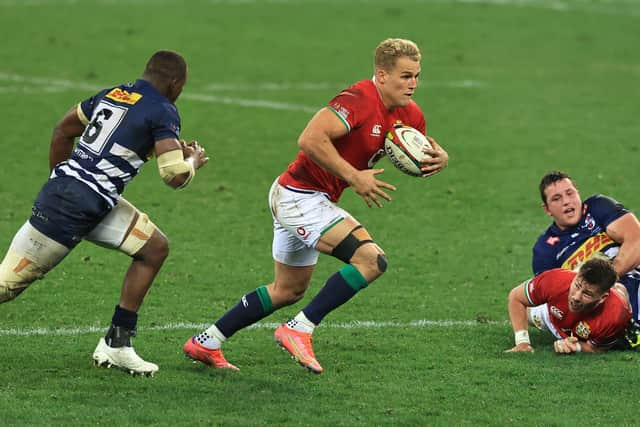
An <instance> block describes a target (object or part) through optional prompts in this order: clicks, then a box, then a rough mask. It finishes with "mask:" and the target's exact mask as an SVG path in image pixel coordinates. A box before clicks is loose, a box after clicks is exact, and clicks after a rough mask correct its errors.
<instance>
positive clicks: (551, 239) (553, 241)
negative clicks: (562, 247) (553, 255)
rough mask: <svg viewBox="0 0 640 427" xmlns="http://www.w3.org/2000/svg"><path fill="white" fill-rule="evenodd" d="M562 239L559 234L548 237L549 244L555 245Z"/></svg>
mask: <svg viewBox="0 0 640 427" xmlns="http://www.w3.org/2000/svg"><path fill="white" fill-rule="evenodd" d="M559 241H560V238H559V237H557V236H549V238H548V239H547V245H549V246H553V245H555V244H556V243H558V242H559Z"/></svg>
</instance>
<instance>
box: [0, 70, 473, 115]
mask: <svg viewBox="0 0 640 427" xmlns="http://www.w3.org/2000/svg"><path fill="white" fill-rule="evenodd" d="M0 82H10V83H17V84H20V86H3V87H0V93H57V92H61V91H64V90H77V89H81V90H88V91H92V92H97V91H99V90H101V89H103V88H105V87H109V85H96V84H91V83H86V82H74V81H71V80H64V79H54V78H49V77H27V76H22V75H18V74H11V73H3V72H0ZM427 86H442V87H454V88H475V87H481V86H484V83H482V82H477V81H474V80H461V81H453V82H440V83H438V82H435V83H427ZM330 87H337V88H338V89H340V88H341V86H340V85H337V84H329V83H269V82H263V83H260V84H256V85H241V84H211V85H209V86H207V87H206V88H205V89H208V90H212V91H216V90H217V91H240V90H245V91H247V90H250V91H255V90H256V89H262V90H278V91H281V90H287V89H300V90H317V89H319V88H321V89H326V88H330ZM336 90H337V89H336ZM182 98H183V99H188V100H191V101H199V102H207V103H211V104H223V105H237V106H240V107H253V108H263V109H267V110H286V111H299V112H304V113H315V112H316V111H317V110H318V109H319V108H320V106H316V107H314V106H309V105H300V104H291V103H288V102H278V101H268V100H263V99H246V98H238V97H229V96H217V95H209V94H201V93H189V92H185V93H183V94H182Z"/></svg>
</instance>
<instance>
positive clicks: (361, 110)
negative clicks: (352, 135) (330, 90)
mask: <svg viewBox="0 0 640 427" xmlns="http://www.w3.org/2000/svg"><path fill="white" fill-rule="evenodd" d="M369 104H370V103H368V102H366V100H365V97H364V94H363V93H362V92H361V91H360V90H357V89H353V88H349V89H345V90H343V91H342V92H340V93H339V94H338V95H337V96H335V97H334V98H333V99H332V100H331V101H329V105H328V106H327V107H328V108H329V110H331V111H332V112H333V113H334V114H335V115H336V116H338V118H339V119H340V120H341V121H342V123H344V125H345V127H346V128H347V132H351V129H354V128H356V127H358V125H359V124H360V122H361V120H362V119H361V118H363V117H368V115H369V110H370V109H371V106H370V105H369Z"/></svg>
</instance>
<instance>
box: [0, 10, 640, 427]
mask: <svg viewBox="0 0 640 427" xmlns="http://www.w3.org/2000/svg"><path fill="white" fill-rule="evenodd" d="M392 36H393V37H405V38H410V39H413V40H415V41H416V42H418V44H419V45H420V46H421V48H422V51H423V63H422V70H423V74H422V82H421V87H420V89H419V90H418V92H417V95H416V100H417V101H418V103H419V104H420V105H421V106H422V107H423V109H424V111H425V114H426V118H427V123H428V133H429V134H430V135H432V136H434V137H435V138H436V139H437V140H438V141H439V142H440V143H441V144H442V145H443V146H444V147H445V148H446V149H447V150H448V151H449V154H450V157H451V160H450V166H449V168H447V169H446V171H444V172H443V173H442V174H440V175H437V176H435V177H432V178H429V179H427V180H421V179H414V178H411V177H408V176H404V175H402V174H400V173H399V172H398V171H396V170H394V169H393V167H392V166H391V165H390V164H389V163H388V161H386V160H383V161H382V162H381V164H382V165H383V167H385V168H386V172H385V173H384V176H383V177H384V179H386V180H387V181H388V182H391V183H393V184H394V185H396V186H397V187H398V190H397V191H396V192H395V193H394V195H393V196H394V200H393V201H392V202H391V203H390V204H387V205H386V206H385V207H384V208H383V209H368V208H367V207H366V205H365V204H364V203H363V202H362V200H361V199H360V198H358V197H357V196H356V195H355V194H354V193H353V192H351V191H347V192H345V195H344V197H343V200H342V202H341V206H343V207H344V208H346V209H347V210H349V211H350V212H351V213H352V214H353V215H354V216H355V217H356V218H358V219H359V220H360V221H361V222H363V223H364V224H365V225H366V226H367V228H368V229H369V230H370V231H371V232H372V234H373V236H374V238H375V239H376V241H377V242H378V243H379V244H380V245H381V246H382V247H383V248H384V249H385V251H386V252H387V254H388V256H389V263H390V268H389V271H388V272H387V274H385V275H384V276H383V277H382V278H381V279H380V280H378V281H377V282H376V283H375V284H373V285H371V286H370V287H369V288H368V289H367V290H366V291H364V292H362V293H361V294H360V295H358V296H357V297H356V298H355V299H354V300H352V301H351V302H350V303H349V304H347V305H345V306H343V307H342V308H340V309H339V310H337V311H335V312H334V313H332V314H331V315H330V316H329V317H328V318H327V319H326V324H324V325H323V327H321V328H320V329H318V331H317V332H316V334H315V337H316V338H315V340H316V341H315V348H316V354H317V356H318V358H319V360H320V362H321V363H322V364H323V366H324V368H325V373H323V374H322V375H320V376H313V375H311V374H308V373H307V372H306V371H305V370H303V369H302V368H300V367H299V366H297V365H296V364H295V363H294V362H293V361H291V360H290V359H289V358H288V357H287V356H286V355H285V354H284V353H282V352H281V351H280V350H279V349H278V348H277V347H276V345H275V344H274V343H273V339H272V332H273V329H274V326H275V325H276V324H277V323H278V322H281V321H283V320H285V319H286V318H287V317H288V316H291V315H293V314H295V313H296V312H297V311H298V310H299V309H300V308H301V307H302V306H303V305H304V303H305V302H307V301H309V299H310V298H311V297H312V296H313V295H314V294H315V292H317V291H318V290H319V289H320V287H321V286H322V284H323V283H324V281H325V279H326V278H327V277H328V276H329V275H330V274H332V273H333V272H334V271H336V270H337V269H338V268H339V267H340V264H339V263H338V262H337V261H335V260H333V259H330V258H329V257H321V260H320V263H319V265H318V268H317V270H316V273H315V275H314V278H313V280H312V284H311V288H310V291H309V292H308V294H307V296H306V297H305V299H304V301H302V302H301V303H299V304H297V305H295V306H293V307H288V308H285V309H283V310H281V311H279V312H276V313H275V314H273V315H272V316H271V317H269V318H267V319H265V321H264V322H263V323H261V324H258V325H257V327H255V328H252V329H248V330H245V331H242V332H240V333H239V334H237V335H236V336H234V337H233V339H232V340H230V341H229V342H228V344H227V345H226V347H225V349H226V350H225V352H226V355H227V357H228V358H229V360H230V361H231V362H232V363H234V364H236V365H238V366H239V367H240V368H241V371H240V372H238V373H228V372H218V371H215V370H212V369H206V368H205V367H204V366H201V365H193V364H191V363H189V362H187V361H186V360H185V359H184V358H183V356H182V352H181V347H182V344H183V342H184V341H185V340H186V339H187V338H188V337H189V336H190V335H191V334H193V333H195V332H197V331H198V330H199V329H201V328H203V327H205V326H208V325H209V324H210V323H212V322H213V321H215V320H216V319H217V318H218V316H220V315H221V314H222V313H224V311H225V310H226V309H228V308H229V307H231V306H232V305H233V304H235V303H236V302H237V301H238V299H239V298H240V296H241V295H242V294H243V293H245V292H247V291H249V290H251V289H254V288H255V287H257V286H259V285H261V284H264V283H268V282H269V281H270V280H271V278H272V268H273V267H272V260H271V232H272V231H271V216H270V214H269V211H268V207H267V203H266V198H267V192H268V189H269V186H270V184H271V182H272V181H273V179H274V178H275V177H276V176H277V175H278V174H279V173H280V172H281V171H282V170H283V169H284V168H285V167H286V165H287V164H288V163H289V162H290V161H291V160H292V159H293V157H294V155H295V153H296V151H297V148H296V138H297V136H298V134H299V133H300V131H301V130H302V128H303V127H304V126H305V124H306V122H307V120H308V119H309V118H310V117H311V115H312V114H313V112H314V111H316V110H317V109H318V108H320V107H322V106H323V105H325V103H326V102H327V101H328V100H329V99H331V98H332V97H333V96H334V94H335V93H337V91H339V90H340V89H341V88H343V87H345V86H346V85H348V84H350V83H352V82H354V81H357V80H359V79H363V78H368V77H370V76H371V74H372V64H371V62H372V59H371V57H372V52H373V49H374V47H375V46H376V44H377V43H378V42H379V41H380V40H382V39H384V38H386V37H392ZM0 39H1V40H2V41H3V43H2V48H0V114H1V116H2V124H3V126H2V127H3V137H2V142H1V143H0V158H1V159H2V160H3V167H2V168H0V200H2V207H1V208H0V251H2V252H4V250H6V248H7V247H8V246H9V244H10V242H11V239H12V236H13V234H14V233H15V231H16V230H17V229H18V228H19V227H20V226H21V224H22V223H23V222H24V221H25V219H26V218H27V217H28V215H29V213H30V208H31V204H32V202H33V199H34V198H35V196H36V194H37V192H38V190H39V188H40V186H41V185H42V183H43V182H44V181H45V180H46V178H47V176H48V151H49V140H50V136H51V131H52V128H53V126H54V125H55V123H56V122H57V120H58V119H59V118H60V117H61V116H62V115H63V114H64V113H65V112H66V111H67V109H68V108H70V107H71V106H72V105H74V104H75V103H76V102H78V101H80V100H82V99H84V98H86V97H88V96H90V95H92V94H93V93H94V92H95V91H97V90H98V89H100V88H102V87H106V86H108V85H115V84H119V83H122V82H124V81H130V80H133V79H135V78H137V77H138V76H139V75H140V74H141V72H142V69H143V66H144V62H145V61H146V59H147V58H148V57H149V56H150V54H151V53H152V52H153V51H155V50H157V49H162V48H169V49H175V50H178V51H180V52H181V53H183V54H184V55H185V57H186V58H187V60H188V62H189V66H190V80H189V82H188V84H187V86H186V88H185V92H184V94H183V96H182V98H181V99H180V100H179V101H178V107H179V109H180V113H181V116H182V124H183V133H182V135H183V136H184V137H185V138H187V139H197V140H199V141H200V142H201V143H202V144H203V145H204V146H205V147H206V148H207V150H208V153H209V154H210V157H211V162H210V164H209V165H208V166H207V167H206V168H205V169H203V170H202V171H201V172H200V173H199V174H198V176H197V177H196V179H195V181H194V183H193V184H192V185H191V186H190V187H189V188H188V189H186V190H184V191H179V192H173V191H172V190H171V189H170V188H169V187H166V186H164V185H163V184H162V181H161V180H160V178H159V176H158V173H157V170H156V166H155V164H154V162H152V163H150V164H148V165H147V166H146V167H145V168H144V169H143V172H142V174H141V175H140V176H139V177H138V178H137V179H136V180H134V182H133V183H132V184H131V185H130V186H129V187H128V188H127V190H126V192H125V197H126V198H127V199H128V200H130V201H131V202H132V203H134V204H135V205H136V206H137V207H138V208H140V209H141V210H143V211H144V212H146V213H148V214H149V216H150V217H151V218H152V219H153V221H154V222H155V223H156V224H157V225H158V226H159V227H161V229H162V230H163V231H164V232H165V233H166V234H167V235H168V236H169V238H170V240H171V255H170V257H169V259H168V260H167V262H166V264H165V266H164V268H163V270H162V271H161V273H160V275H159V276H158V278H157V280H156V282H155V284H154V286H153V288H152V290H151V292H150V294H149V295H148V297H147V299H146V301H145V304H144V306H143V308H142V310H141V311H140V320H139V337H138V338H137V340H136V341H135V346H136V350H137V351H138V352H139V353H140V354H141V355H142V356H143V357H145V358H147V359H149V360H152V361H154V362H157V363H158V364H159V365H160V367H161V370H160V372H159V373H158V374H157V375H156V377H155V378H133V377H130V376H129V375H127V374H125V373H122V372H120V371H111V370H105V369H96V368H94V367H93V366H92V365H91V353H92V352H93V349H94V347H95V345H96V344H97V341H98V338H99V337H100V336H101V335H102V334H103V332H104V330H106V327H107V326H108V322H109V321H110V317H111V314H112V311H113V306H114V305H115V304H116V303H117V300H118V296H119V290H120V283H121V280H122V276H123V274H124V272H125V270H126V268H127V267H128V264H129V261H128V259H127V258H126V257H124V256H122V255H120V254H117V253H112V252H109V251H105V250H103V249H101V248H97V247H94V246H92V245H90V244H87V243H83V244H81V245H80V246H79V247H78V248H77V249H76V250H74V251H73V252H72V253H71V254H70V255H69V256H68V257H67V259H65V260H64V262H63V263H62V264H61V265H59V266H58V268H56V269H55V270H54V271H52V272H51V273H50V274H49V275H48V276H47V277H46V278H45V279H44V280H43V281H40V282H38V283H36V284H34V285H33V286H32V288H30V289H29V290H28V291H27V292H26V293H24V294H23V295H22V296H20V297H19V298H18V299H17V300H15V301H13V302H11V303H9V304H5V305H2V306H0V424H2V425H61V426H68V425H185V426H191V425H215V426H259V425H274V426H275V425H292V426H293V425H309V426H316V425H319V426H365V425H366V426H371V425H402V426H417V425H438V426H458V425H470V426H476V425H544V426H561V425H580V424H584V423H585V422H588V423H590V424H592V425H616V426H617V425H631V424H635V423H636V416H635V412H634V408H635V407H636V406H637V405H638V403H640V402H639V399H638V397H637V396H636V395H635V393H634V392H633V390H634V387H633V384H634V382H635V379H636V378H637V375H638V371H639V369H640V355H637V354H633V353H620V352H618V353H611V354H606V355H584V354H580V355H577V356H574V357H558V356H556V355H555V354H553V352H552V349H551V339H550V338H549V337H546V336H543V335H540V334H537V333H533V332H532V339H533V344H534V346H535V347H536V349H537V351H536V353H534V354H515V355H514V354H511V355H507V354H504V353H503V350H505V349H506V348H509V347H511V346H512V343H513V335H512V332H511V330H510V326H509V324H508V322H507V320H508V315H507V308H506V298H507V294H508V292H509V290H510V289H511V288H512V287H513V286H515V285H517V284H518V283H519V282H521V281H522V280H524V279H526V278H528V276H529V275H530V274H531V267H530V254H531V247H532V244H533V242H534V240H535V239H536V237H537V236H538V234H539V233H540V232H541V231H542V230H543V229H544V228H545V227H546V226H547V225H548V223H549V219H548V217H546V216H545V215H544V213H543V211H542V209H541V208H540V199H539V195H538V193H537V185H538V181H539V179H540V177H541V176H542V175H543V174H544V173H545V172H546V171H548V170H550V169H556V168H559V169H564V170H566V171H568V172H569V173H570V174H571V175H572V176H573V177H574V178H575V179H576V180H577V182H578V185H579V188H580V189H581V191H582V194H583V196H585V197H586V196H588V195H590V194H593V193H596V192H601V193H605V194H609V195H612V196H613V197H615V198H616V199H618V200H619V201H620V202H622V203H623V204H625V205H626V206H627V207H628V208H630V209H633V210H636V211H638V210H639V209H640V193H639V192H638V191H637V186H638V182H640V173H639V172H638V158H639V156H640V143H639V142H638V141H639V140H640V122H639V121H638V119H637V115H638V100H639V99H640V85H638V79H639V78H640V56H638V43H639V42H640V3H637V2H635V1H632V0H609V1H605V0H602V1H600V0H501V1H498V0H492V1H483V0H474V1H470V0H469V1H455V0H423V1H420V0H414V1H410V0H396V1H393V2H390V1H382V0H367V1H365V0H360V1H351V2H349V1H336V0H324V1H315V0H307V1H305V0H289V1H287V0H279V1H277V0H273V1H258V0H255V1H251V0H248V1H240V0H238V1H234V0H219V1H205V0H194V1H189V2H175V1H168V0H167V1H164V0H131V1H124V0H102V1H86V2H80V1H72V0H67V1H65V0H59V1H55V0H27V1H24V2H21V1H17V0H0Z"/></svg>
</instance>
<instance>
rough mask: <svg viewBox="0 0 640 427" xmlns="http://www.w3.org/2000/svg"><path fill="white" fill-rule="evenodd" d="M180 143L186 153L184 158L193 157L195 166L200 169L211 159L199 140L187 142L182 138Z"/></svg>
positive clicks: (183, 152)
mask: <svg viewBox="0 0 640 427" xmlns="http://www.w3.org/2000/svg"><path fill="white" fill-rule="evenodd" d="M180 145H181V147H182V154H183V155H184V158H185V159H187V158H189V157H191V158H192V159H193V167H194V168H196V169H200V168H201V167H202V166H204V165H205V164H206V163H207V162H208V161H209V158H208V157H207V156H206V155H205V149H204V147H203V146H201V145H200V144H198V141H189V142H186V141H184V140H180Z"/></svg>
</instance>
